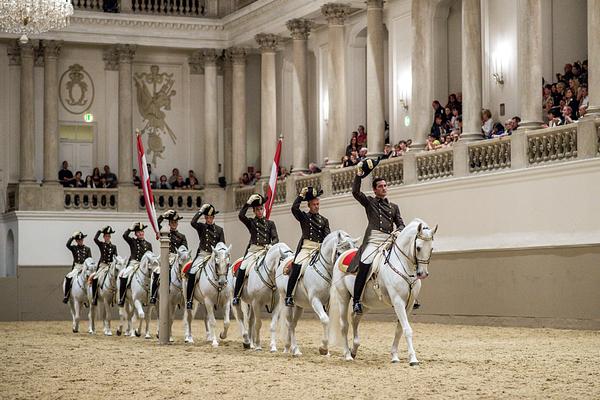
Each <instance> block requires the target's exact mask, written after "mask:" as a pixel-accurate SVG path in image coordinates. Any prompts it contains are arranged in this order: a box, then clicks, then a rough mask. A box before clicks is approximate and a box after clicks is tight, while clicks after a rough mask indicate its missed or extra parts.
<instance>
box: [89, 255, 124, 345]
mask: <svg viewBox="0 0 600 400" xmlns="http://www.w3.org/2000/svg"><path fill="white" fill-rule="evenodd" d="M126 261H127V260H126V259H125V258H123V257H120V256H115V258H114V260H113V262H112V263H111V265H110V267H109V268H108V270H107V271H106V273H105V274H104V275H103V276H99V277H98V293H97V295H96V296H97V300H98V305H97V306H94V305H91V306H90V312H89V323H90V327H91V328H90V329H91V332H90V333H94V332H95V330H96V312H97V311H99V316H100V317H101V318H102V319H103V322H104V334H105V335H106V336H112V331H111V329H110V314H111V305H112V303H113V300H114V297H115V293H116V291H117V275H119V272H121V271H122V270H123V268H125V263H126ZM88 298H89V300H90V304H91V302H92V299H93V296H92V287H91V286H88Z"/></svg>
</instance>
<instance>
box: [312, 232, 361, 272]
mask: <svg viewBox="0 0 600 400" xmlns="http://www.w3.org/2000/svg"><path fill="white" fill-rule="evenodd" d="M359 240H360V236H359V237H357V238H353V237H352V236H350V235H349V234H348V233H346V232H345V231H343V230H341V229H340V230H337V231H333V232H331V233H330V234H329V235H327V237H325V240H323V244H322V246H321V253H322V255H323V258H324V259H325V260H327V263H328V264H329V265H326V267H329V266H333V264H334V263H335V260H337V259H338V257H339V256H340V255H341V254H342V253H343V252H345V251H347V250H350V249H356V248H357V247H358V241H359Z"/></svg>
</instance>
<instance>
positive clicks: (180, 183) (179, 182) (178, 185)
mask: <svg viewBox="0 0 600 400" xmlns="http://www.w3.org/2000/svg"><path fill="white" fill-rule="evenodd" d="M187 188H188V186H187V185H186V184H185V180H184V179H183V176H181V175H178V176H177V179H176V180H175V182H173V183H172V184H171V189H187Z"/></svg>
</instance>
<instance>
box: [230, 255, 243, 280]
mask: <svg viewBox="0 0 600 400" xmlns="http://www.w3.org/2000/svg"><path fill="white" fill-rule="evenodd" d="M242 261H244V257H240V258H238V259H237V260H236V261H235V262H234V263H233V269H232V272H233V276H236V274H237V272H238V269H240V266H241V265H242Z"/></svg>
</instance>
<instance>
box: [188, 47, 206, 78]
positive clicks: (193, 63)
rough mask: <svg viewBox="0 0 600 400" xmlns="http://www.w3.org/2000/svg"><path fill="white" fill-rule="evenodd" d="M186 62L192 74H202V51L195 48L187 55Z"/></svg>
mask: <svg viewBox="0 0 600 400" xmlns="http://www.w3.org/2000/svg"><path fill="white" fill-rule="evenodd" d="M188 64H189V65H190V74H192V75H203V74H204V64H203V62H202V51H201V50H196V51H194V52H193V53H192V54H191V55H190V56H189V57H188Z"/></svg>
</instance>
